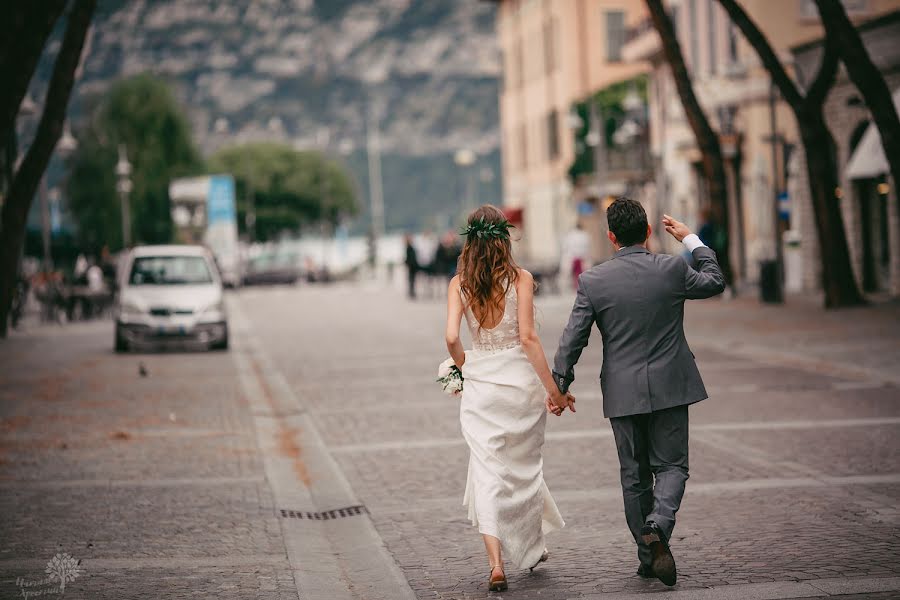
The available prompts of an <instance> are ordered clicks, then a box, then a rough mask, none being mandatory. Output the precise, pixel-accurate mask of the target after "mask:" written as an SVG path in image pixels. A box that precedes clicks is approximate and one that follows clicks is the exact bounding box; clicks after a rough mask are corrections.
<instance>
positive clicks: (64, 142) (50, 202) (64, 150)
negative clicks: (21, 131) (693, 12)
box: [26, 97, 78, 271]
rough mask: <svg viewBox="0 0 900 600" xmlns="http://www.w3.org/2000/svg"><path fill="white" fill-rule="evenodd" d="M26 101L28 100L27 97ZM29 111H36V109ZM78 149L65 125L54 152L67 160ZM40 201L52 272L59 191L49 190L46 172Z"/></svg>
mask: <svg viewBox="0 0 900 600" xmlns="http://www.w3.org/2000/svg"><path fill="white" fill-rule="evenodd" d="M26 100H28V98H27V97H26ZM32 104H33V102H32ZM29 110H35V111H36V108H35V109H29ZM77 148H78V141H77V140H76V139H75V138H74V137H73V136H72V132H71V131H70V130H69V125H68V124H65V125H64V126H63V133H62V136H60V138H59V142H57V144H56V148H54V152H56V153H57V154H58V155H59V156H60V157H62V158H65V157H67V156H69V155H71V154H72V152H74V151H75V150H76V149H77ZM38 199H39V202H40V208H41V245H42V246H43V250H44V270H45V271H51V270H53V252H52V250H51V244H52V240H51V238H52V229H53V218H52V215H54V214H57V213H58V211H59V189H58V188H53V189H52V190H48V187H47V172H46V170H45V171H44V174H43V175H42V176H41V182H40V187H39V188H38Z"/></svg>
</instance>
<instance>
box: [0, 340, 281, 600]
mask: <svg viewBox="0 0 900 600" xmlns="http://www.w3.org/2000/svg"><path fill="white" fill-rule="evenodd" d="M111 344H112V328H111V324H110V323H88V324H73V325H69V326H67V327H65V328H38V329H36V330H34V331H32V332H29V333H27V334H25V335H21V334H16V335H13V337H12V338H11V339H10V340H8V341H6V342H3V343H0V515H2V518H0V598H4V599H5V598H22V597H23V596H22V594H21V593H20V591H21V590H20V588H19V586H18V585H17V583H16V580H17V579H18V578H22V579H24V580H29V581H34V580H39V579H42V578H44V577H46V574H45V573H44V568H45V565H46V564H47V561H48V560H49V559H50V558H52V557H53V556H54V555H55V554H56V553H68V554H70V555H71V556H72V557H74V558H75V559H77V560H81V561H82V562H81V569H82V572H81V575H80V576H79V577H78V578H77V579H75V581H73V582H71V583H68V585H67V586H66V593H65V597H66V598H90V599H107V598H108V599H116V600H120V599H123V598H198V597H199V598H234V599H244V598H259V599H266V600H276V599H277V600H287V599H289V598H293V599H295V600H296V598H297V590H296V587H295V584H294V578H293V575H292V573H291V570H290V567H289V564H288V560H287V556H286V553H285V546H284V543H283V541H282V536H281V531H280V527H279V521H278V519H277V517H276V514H275V510H274V507H273V503H272V493H271V490H270V488H269V486H268V485H267V483H266V480H265V479H264V474H263V470H262V466H261V458H260V452H259V450H258V448H257V445H256V439H255V437H254V433H253V430H252V422H251V420H250V418H249V414H248V408H247V401H246V398H245V397H244V396H243V395H242V393H241V390H240V386H239V385H238V383H237V376H236V375H235V373H234V367H233V364H232V360H231V357H230V356H229V355H228V354H227V353H210V354H196V353H195V354H187V353H177V352H175V353H164V354H129V355H124V356H118V355H114V354H113V353H112V345H111ZM140 363H143V365H144V366H145V369H146V371H147V373H148V375H147V376H146V377H142V376H141V375H140V374H139V364H140ZM44 587H46V586H44ZM25 589H29V588H25ZM30 589H40V588H30ZM43 597H50V598H53V597H55V596H54V595H47V596H43Z"/></svg>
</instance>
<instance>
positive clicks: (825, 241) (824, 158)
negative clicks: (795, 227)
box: [797, 106, 863, 308]
mask: <svg viewBox="0 0 900 600" xmlns="http://www.w3.org/2000/svg"><path fill="white" fill-rule="evenodd" d="M797 118H798V124H799V126H800V127H799V129H800V135H801V137H802V140H803V148H804V154H805V155H806V170H807V172H808V174H809V183H810V197H811V200H812V205H813V213H814V216H815V223H816V233H817V236H818V238H819V247H820V252H819V257H820V260H821V264H822V275H823V282H822V284H823V287H824V289H825V307H826V308H836V307H840V306H853V305H856V304H861V303H862V302H863V299H862V296H861V295H860V293H859V288H858V287H857V285H856V279H855V278H854V276H853V268H852V267H851V265H850V253H849V252H848V251H847V237H846V232H845V231H844V223H843V219H842V217H841V207H840V199H839V198H837V196H836V194H835V191H836V190H837V188H838V185H839V182H838V177H837V164H835V161H834V152H833V150H832V149H833V148H834V141H833V140H832V139H831V134H830V133H829V132H828V127H827V126H826V125H825V118H824V116H823V114H822V110H821V106H820V107H819V108H818V110H816V109H815V108H813V109H809V110H807V111H804V112H802V113H801V114H800V115H798V117H797ZM848 282H849V285H848Z"/></svg>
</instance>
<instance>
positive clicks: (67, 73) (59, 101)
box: [0, 0, 97, 337]
mask: <svg viewBox="0 0 900 600" xmlns="http://www.w3.org/2000/svg"><path fill="white" fill-rule="evenodd" d="M96 4H97V2H96V0H76V2H75V3H74V4H73V5H72V10H71V12H70V13H69V17H68V23H67V24H66V33H65V36H64V37H63V42H62V45H61V46H60V49H59V54H58V55H57V57H56V63H55V64H54V65H53V75H52V76H51V78H50V85H49V86H48V88H47V97H46V99H45V101H44V111H43V113H42V114H41V121H40V123H39V124H38V128H37V133H36V134H35V136H34V141H33V142H32V143H31V147H29V148H28V152H27V153H26V154H25V157H24V159H23V160H22V163H21V165H20V166H19V168H18V170H17V171H16V173H15V175H14V176H13V180H12V183H11V184H10V186H9V193H8V194H7V196H6V199H5V200H4V203H3V208H2V213H0V337H5V336H6V332H7V325H8V319H9V308H10V304H11V303H12V295H13V290H14V289H15V283H16V276H17V274H18V270H19V255H20V253H21V250H22V241H23V239H24V237H25V222H26V219H27V218H28V211H29V209H30V208H31V201H32V199H33V198H34V193H35V191H36V190H37V187H38V185H39V183H40V180H41V177H42V176H43V174H44V170H45V169H46V168H47V163H48V162H49V161H50V157H51V155H52V154H53V149H54V148H55V147H56V143H57V142H58V141H59V136H60V135H61V134H62V130H63V121H64V120H65V118H66V107H67V106H68V104H69V96H70V94H71V92H72V85H73V84H74V83H75V71H76V69H77V68H78V63H79V62H80V60H81V51H82V49H83V47H84V41H85V38H86V37H87V32H88V29H89V28H90V25H91V17H92V16H93V13H94V7H95V6H96Z"/></svg>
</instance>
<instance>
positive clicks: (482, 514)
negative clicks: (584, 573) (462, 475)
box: [447, 205, 575, 591]
mask: <svg viewBox="0 0 900 600" xmlns="http://www.w3.org/2000/svg"><path fill="white" fill-rule="evenodd" d="M509 227H511V225H510V224H509V222H508V221H507V220H506V219H505V218H504V216H503V213H502V212H500V210H499V209H498V208H496V207H494V206H490V205H486V206H482V207H481V208H479V209H477V210H475V211H474V212H473V213H472V214H471V215H469V219H468V227H467V228H466V230H465V231H464V233H463V235H465V236H466V242H465V245H464V247H463V250H462V255H461V256H460V259H459V269H458V274H457V275H456V277H454V278H453V279H452V280H451V281H450V287H449V289H448V292H447V349H448V350H449V351H450V356H451V357H452V359H453V362H454V363H455V364H456V366H457V367H459V368H460V370H462V372H463V376H464V378H465V384H464V387H463V392H462V402H461V405H460V416H459V420H460V424H461V425H462V432H463V436H464V437H465V438H466V442H467V443H468V445H469V451H470V454H469V474H468V480H467V481H466V492H465V498H464V500H463V503H464V505H465V506H466V507H467V508H468V511H469V518H470V519H471V520H472V524H473V525H474V526H476V527H478V531H479V532H480V533H481V534H482V537H483V538H484V545H485V548H486V549H487V555H488V562H489V564H490V567H491V574H490V581H489V589H490V591H504V590H506V589H507V583H506V574H505V573H504V570H503V559H502V557H501V550H502V552H504V553H505V554H506V556H507V557H508V559H509V560H510V561H511V562H512V563H513V564H515V565H516V566H518V567H519V568H526V567H529V568H532V569H533V568H534V567H535V566H537V564H538V563H540V562H543V561H545V560H547V558H548V556H549V555H548V553H547V551H546V548H545V547H544V534H545V533H547V532H549V531H554V530H556V529H559V528H561V527H563V525H564V522H563V520H562V516H560V514H559V510H558V509H557V507H556V503H555V502H554V501H553V498H552V497H551V496H550V491H549V490H548V489H547V485H546V484H545V483H544V476H543V458H542V456H541V447H542V446H543V444H544V425H545V423H546V418H547V411H550V412H553V413H554V414H557V415H559V414H562V411H563V410H564V409H565V408H566V407H568V408H569V409H570V410H572V411H573V412H574V411H575V408H574V402H575V399H574V397H573V396H571V395H566V396H564V395H562V394H561V393H560V392H559V390H558V388H557V386H556V384H555V383H554V381H553V375H552V373H551V371H550V367H549V366H548V364H547V358H546V356H545V355H544V349H543V348H542V347H541V342H540V339H539V338H538V335H537V332H536V331H535V325H534V279H533V278H532V276H531V273H529V272H528V271H526V270H524V269H520V268H519V267H518V266H517V265H516V263H515V261H514V260H513V258H512V253H511V251H512V246H511V243H510V239H509ZM463 315H465V317H466V323H467V324H468V326H469V331H470V332H471V334H472V341H473V344H472V345H473V350H470V351H468V352H466V351H464V350H463V345H462V343H461V342H460V339H459V330H460V323H461V321H462V316H463ZM545 407H546V410H545Z"/></svg>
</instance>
